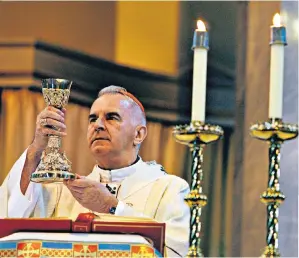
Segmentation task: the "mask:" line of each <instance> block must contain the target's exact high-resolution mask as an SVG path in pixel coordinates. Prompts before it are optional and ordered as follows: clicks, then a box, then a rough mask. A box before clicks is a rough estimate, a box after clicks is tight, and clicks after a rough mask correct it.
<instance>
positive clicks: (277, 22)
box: [273, 13, 281, 27]
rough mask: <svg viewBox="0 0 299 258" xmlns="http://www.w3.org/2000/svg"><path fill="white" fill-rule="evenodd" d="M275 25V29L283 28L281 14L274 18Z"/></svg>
mask: <svg viewBox="0 0 299 258" xmlns="http://www.w3.org/2000/svg"><path fill="white" fill-rule="evenodd" d="M273 25H274V27H281V19H280V15H279V13H276V14H275V15H274V17H273Z"/></svg>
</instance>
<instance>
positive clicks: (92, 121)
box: [89, 114, 120, 124]
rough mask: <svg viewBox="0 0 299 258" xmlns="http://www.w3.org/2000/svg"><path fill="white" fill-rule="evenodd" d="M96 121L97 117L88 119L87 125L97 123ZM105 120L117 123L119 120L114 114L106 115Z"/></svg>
mask: <svg viewBox="0 0 299 258" xmlns="http://www.w3.org/2000/svg"><path fill="white" fill-rule="evenodd" d="M97 119H98V118H97V117H91V118H89V123H90V124H91V123H94V122H96V121H97ZM106 120H117V121H119V120H120V118H119V116H118V115H115V114H107V115H106Z"/></svg>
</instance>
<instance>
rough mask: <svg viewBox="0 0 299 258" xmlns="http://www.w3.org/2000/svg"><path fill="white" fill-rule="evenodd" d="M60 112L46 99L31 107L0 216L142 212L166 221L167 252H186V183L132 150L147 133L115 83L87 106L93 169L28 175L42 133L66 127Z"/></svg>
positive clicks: (0, 198)
mask: <svg viewBox="0 0 299 258" xmlns="http://www.w3.org/2000/svg"><path fill="white" fill-rule="evenodd" d="M65 113H66V110H65V109H63V110H59V109H56V108H54V107H51V106H49V107H47V108H45V109H44V110H43V111H42V112H41V113H40V114H39V115H38V117H37V122H36V132H35V137H34V140H33V142H32V144H31V145H30V146H29V147H28V148H27V150H26V151H25V152H24V153H23V154H22V156H21V157H20V158H19V159H18V160H17V161H16V163H15V164H14V166H13V167H12V169H11V171H10V172H9V174H8V176H7V177H6V179H5V181H4V183H3V185H2V186H1V187H0V218H7V217H8V218H13V217H18V218H27V217H44V218H49V217H70V218H72V219H75V218H76V217H77V216H78V214H79V213H82V212H93V213H94V214H98V213H108V214H109V213H110V214H115V215H118V216H134V217H149V218H153V219H155V220H156V221H158V222H165V223H166V251H167V255H168V256H169V257H178V256H181V257H183V256H185V255H186V254H187V251H188V244H189V243H188V240H189V219H190V210H189V207H188V206H187V204H186V203H185V202H184V197H185V196H186V195H187V193H188V191H189V186H188V184H187V182H186V181H184V180H183V179H181V178H179V177H176V176H173V175H168V174H167V173H166V172H165V171H164V170H163V168H162V167H161V166H160V165H158V164H155V163H146V162H144V161H143V160H142V159H141V157H140V156H138V151H139V148H140V145H141V143H142V142H143V140H144V139H145V137H146V135H147V128H146V118H145V112H144V109H143V106H142V104H141V103H140V102H139V101H138V99H137V98H135V97H134V96H133V95H132V94H130V93H128V92H127V91H126V90H125V89H124V88H122V87H118V86H109V87H106V88H104V89H102V90H101V91H100V93H99V96H98V98H97V99H96V100H95V101H94V103H93V105H92V107H91V109H90V115H89V125H88V131H87V142H88V146H89V149H90V151H91V153H92V155H93V156H94V158H95V161H96V165H95V167H94V169H93V171H92V172H91V173H90V174H89V175H88V176H87V177H83V176H78V178H76V179H74V180H65V182H64V183H63V184H39V183H34V182H31V181H30V176H31V174H32V173H33V172H34V171H35V170H36V168H37V166H38V164H39V162H40V159H41V154H42V152H43V151H44V149H45V148H46V146H47V142H48V135H49V134H51V135H59V136H65V135H66V126H65V120H64V116H65ZM49 126H52V127H49ZM74 147H76V146H74ZM79 174H80V173H79Z"/></svg>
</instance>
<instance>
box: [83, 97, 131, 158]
mask: <svg viewBox="0 0 299 258" xmlns="http://www.w3.org/2000/svg"><path fill="white" fill-rule="evenodd" d="M135 128H136V123H135V122H134V114H133V108H132V107H131V103H130V102H129V101H128V100H127V99H126V97H125V96H122V95H120V94H114V95H110V94H106V95H103V96H101V97H100V98H98V99H97V100H96V101H95V102H94V103H93V105H92V107H91V109H90V115H89V126H88V132H87V141H88V146H89V148H90V150H91V152H92V154H93V155H94V156H96V158H97V159H98V158H99V157H100V156H101V155H107V154H109V155H110V154H112V155H120V154H122V153H124V152H127V151H132V150H133V141H134V137H135Z"/></svg>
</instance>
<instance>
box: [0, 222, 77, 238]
mask: <svg viewBox="0 0 299 258" xmlns="http://www.w3.org/2000/svg"><path fill="white" fill-rule="evenodd" d="M71 228H72V221H71V220H70V219H37V218H30V219H0V238H1V237H5V236H8V235H11V234H12V233H15V232H22V231H26V232H71Z"/></svg>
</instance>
